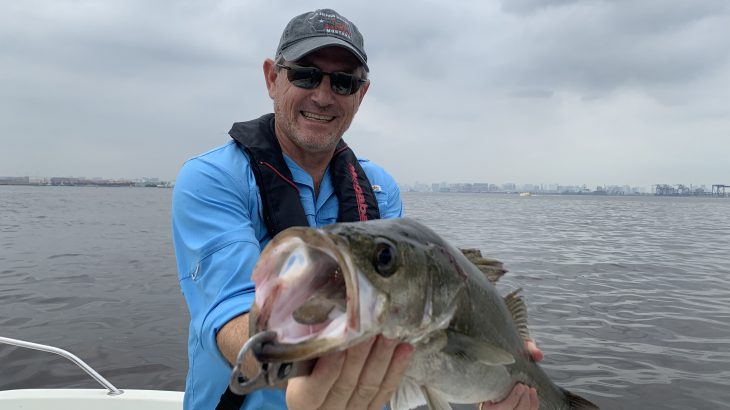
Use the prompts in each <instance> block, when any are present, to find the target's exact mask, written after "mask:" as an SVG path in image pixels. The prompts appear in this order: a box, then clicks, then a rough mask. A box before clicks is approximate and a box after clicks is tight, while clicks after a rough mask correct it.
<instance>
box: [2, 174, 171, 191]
mask: <svg viewBox="0 0 730 410" xmlns="http://www.w3.org/2000/svg"><path fill="white" fill-rule="evenodd" d="M0 185H30V186H88V187H143V188H151V187H152V188H172V187H173V186H174V184H173V183H172V182H170V181H161V180H160V179H159V178H142V179H135V180H131V179H103V178H83V177H81V178H76V177H52V178H32V177H3V176H0Z"/></svg>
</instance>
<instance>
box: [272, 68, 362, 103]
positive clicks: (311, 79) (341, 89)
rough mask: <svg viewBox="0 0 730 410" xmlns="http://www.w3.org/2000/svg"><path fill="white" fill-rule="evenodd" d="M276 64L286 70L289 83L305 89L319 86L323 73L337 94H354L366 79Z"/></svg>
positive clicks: (316, 69)
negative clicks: (328, 77) (328, 78)
mask: <svg viewBox="0 0 730 410" xmlns="http://www.w3.org/2000/svg"><path fill="white" fill-rule="evenodd" d="M276 66H277V67H279V68H283V69H285V70H286V71H287V73H286V78H287V79H288V80H289V82H290V83H292V84H294V85H295V86H297V87H299V88H304V89H307V90H312V89H314V88H317V87H319V84H320V83H321V82H322V78H324V76H325V75H328V76H330V87H331V88H332V91H334V92H335V93H337V94H339V95H350V94H354V93H355V92H357V90H359V89H360V87H361V86H362V85H363V84H365V83H366V82H367V80H363V79H362V78H359V77H357V76H355V75H354V74H350V73H343V72H341V71H335V72H333V73H326V72H324V71H322V70H320V69H319V68H317V67H299V66H294V67H290V66H286V65H283V64H278V63H277V64H276Z"/></svg>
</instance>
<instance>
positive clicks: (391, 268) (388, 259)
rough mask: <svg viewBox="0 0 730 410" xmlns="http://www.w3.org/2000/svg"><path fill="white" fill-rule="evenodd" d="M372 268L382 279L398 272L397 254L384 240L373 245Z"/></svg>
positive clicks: (392, 246) (393, 246)
mask: <svg viewBox="0 0 730 410" xmlns="http://www.w3.org/2000/svg"><path fill="white" fill-rule="evenodd" d="M373 266H374V267H375V271H376V272H378V274H379V275H380V276H382V277H384V278H387V277H390V276H392V275H393V274H394V273H395V272H396V271H397V270H398V252H397V250H396V248H395V245H393V244H392V243H390V242H388V241H386V240H380V241H379V242H378V243H377V244H376V245H375V253H374V254H373Z"/></svg>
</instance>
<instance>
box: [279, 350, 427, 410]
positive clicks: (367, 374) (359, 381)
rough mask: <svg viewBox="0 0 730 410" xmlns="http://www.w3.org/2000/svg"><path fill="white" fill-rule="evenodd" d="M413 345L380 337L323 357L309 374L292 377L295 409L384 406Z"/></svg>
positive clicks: (289, 397) (290, 397)
mask: <svg viewBox="0 0 730 410" xmlns="http://www.w3.org/2000/svg"><path fill="white" fill-rule="evenodd" d="M412 353H413V346H411V345H409V344H399V343H398V341H396V340H390V339H386V338H384V337H383V336H377V337H374V338H372V339H369V340H367V341H365V342H362V343H360V344H358V345H356V346H353V347H351V348H349V349H347V350H345V351H343V352H336V353H333V354H329V355H326V356H322V357H320V358H319V359H318V360H317V363H316V364H315V366H314V369H313V370H312V374H311V375H309V376H303V377H295V378H293V379H290V380H289V384H288V386H287V389H286V404H287V406H288V407H289V409H292V410H304V409H345V408H346V409H348V410H349V409H373V410H375V409H377V410H380V409H382V408H383V407H385V404H386V403H387V402H388V401H389V400H390V398H391V396H392V395H393V393H395V390H396V389H397V388H398V385H399V384H400V381H401V379H402V378H403V374H404V373H405V371H406V369H407V368H408V364H409V362H410V358H411V354H412Z"/></svg>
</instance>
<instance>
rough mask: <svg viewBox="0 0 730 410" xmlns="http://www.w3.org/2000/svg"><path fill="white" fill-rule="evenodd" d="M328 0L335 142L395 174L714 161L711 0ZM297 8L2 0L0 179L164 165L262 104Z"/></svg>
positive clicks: (596, 175) (644, 170)
mask: <svg viewBox="0 0 730 410" xmlns="http://www.w3.org/2000/svg"><path fill="white" fill-rule="evenodd" d="M331 4H332V5H331V7H333V8H335V9H336V10H338V11H339V12H341V13H343V14H344V15H345V16H348V17H349V18H351V19H352V20H353V21H355V23H356V24H357V25H358V27H359V28H360V30H361V31H362V32H363V33H364V35H365V45H366V49H367V52H368V56H369V65H370V67H371V68H372V72H371V79H372V85H371V87H370V90H369V91H368V95H367V96H366V98H365V101H364V103H363V106H362V107H361V110H360V112H359V114H358V118H356V119H355V121H354V122H353V126H352V128H351V130H350V131H349V132H348V134H347V135H346V139H347V140H348V142H349V143H350V144H352V145H353V146H354V147H355V148H356V150H357V152H358V153H359V154H361V155H364V156H367V157H369V158H370V159H372V160H374V161H376V162H379V163H381V164H383V165H384V166H386V168H388V169H389V170H391V172H392V173H393V174H394V175H395V176H396V178H397V179H399V180H401V181H403V182H412V181H414V180H416V179H418V180H421V181H440V180H451V181H454V182H455V181H475V182H476V181H479V180H483V181H487V182H500V181H501V182H507V181H513V182H530V183H543V182H544V183H548V182H551V183H555V182H561V183H568V182H573V183H588V184H597V183H642V184H651V183H655V182H657V181H658V180H659V179H663V180H665V181H666V182H676V183H682V182H685V181H681V180H680V179H682V178H686V179H688V180H689V179H691V180H692V181H697V182H703V183H708V184H709V183H713V182H711V181H713V180H715V179H721V177H722V175H721V174H722V173H723V172H725V175H727V173H728V172H729V171H728V170H727V169H725V170H723V168H722V165H718V164H722V163H724V162H723V160H722V158H720V156H721V154H720V153H721V152H727V150H728V149H730V146H729V145H728V144H730V141H728V140H727V138H726V136H727V131H728V129H730V118H729V116H730V114H729V113H728V111H727V109H726V108H725V107H726V105H727V100H728V99H729V97H730V95H729V94H730V91H728V90H730V55H729V54H730V49H729V48H728V47H727V46H726V44H725V43H726V39H727V38H730V5H729V3H727V2H725V1H724V0H673V1H669V2H667V1H658V0H642V1H629V0H619V1H592V0H591V1H588V0H575V1H557V0H556V1H542V0H541V1H532V0H511V1H504V2H501V3H498V2H482V1H476V0H475V1H463V2H459V3H458V4H456V3H453V4H452V3H444V2H436V1H425V2H417V3H415V2H388V3H386V2H380V1H376V2H375V3H367V4H365V3H351V2H344V1H334V2H333V3H331ZM309 8H310V7H309V6H307V5H302V4H301V3H300V2H295V1H271V2H256V1H243V2H241V1H232V0H230V1H229V0H225V1H213V2H201V1H182V2H171V1H170V2H165V1H163V2H152V3H150V2H143V1H140V0H134V1H109V2H95V1H70V0H67V1H42V0H34V1H25V2H11V3H9V4H8V5H6V11H5V12H4V13H2V15H0V65H1V66H2V67H3V69H2V70H1V71H0V93H1V96H0V142H1V143H2V146H3V151H2V155H3V161H1V162H0V175H27V174H35V175H46V176H56V175H59V176H60V175H77V176H82V175H94V176H104V177H139V176H157V177H161V178H165V179H173V178H174V176H175V174H176V172H177V170H178V169H179V166H180V164H181V163H182V162H183V161H184V160H185V159H186V158H188V157H190V156H192V155H194V154H197V153H200V152H203V151H205V150H207V149H210V148H213V147H215V146H216V145H220V144H222V143H225V142H226V141H227V140H228V137H227V135H226V132H227V131H228V129H229V127H230V125H231V124H232V123H233V122H234V121H242V120H247V119H250V118H254V117H257V116H259V115H261V114H262V113H264V112H268V111H270V110H271V102H270V100H269V98H268V95H267V94H266V90H265V87H264V83H263V81H262V80H263V78H262V71H261V64H262V61H263V60H264V58H267V57H272V55H273V53H274V50H275V49H276V46H277V44H278V41H279V36H280V34H281V30H282V29H283V27H284V26H285V25H286V23H287V21H288V20H289V19H290V18H291V17H292V16H294V15H296V14H299V13H301V12H304V11H307V10H308V9H309ZM690 154H691V155H690ZM708 159H711V160H712V162H711V161H709V160H708ZM725 162H726V161H725ZM131 164H133V165H131ZM614 178H615V179H614ZM669 179H673V180H674V181H669ZM687 182H689V181H687Z"/></svg>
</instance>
